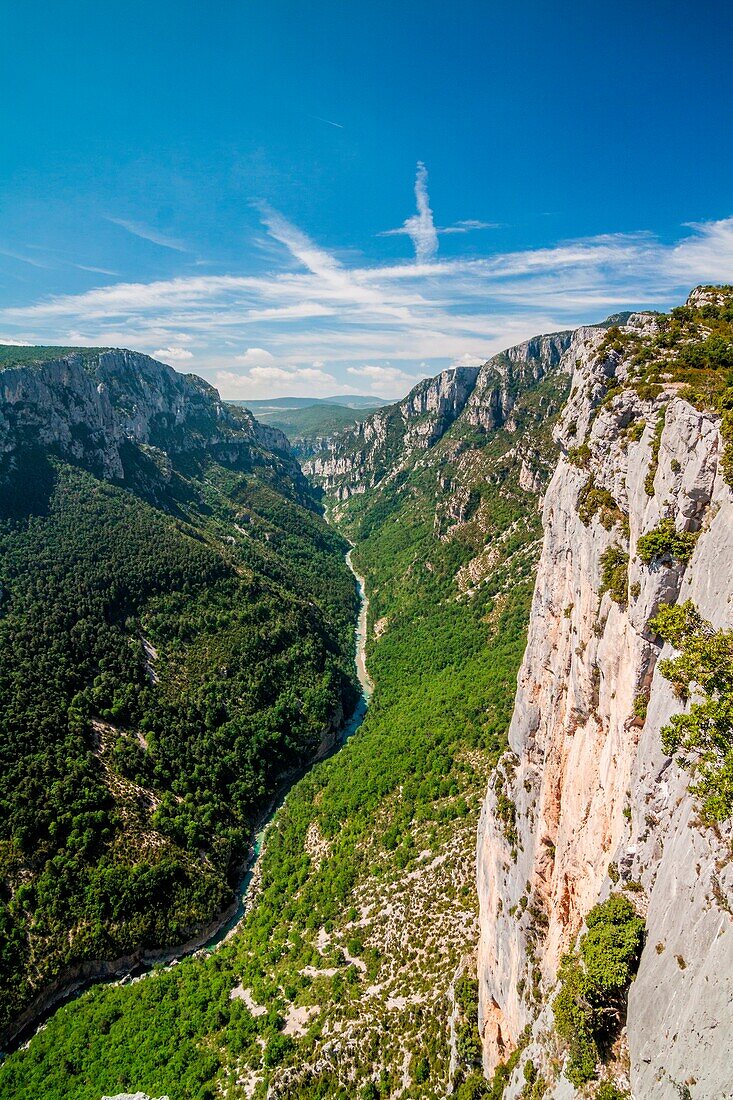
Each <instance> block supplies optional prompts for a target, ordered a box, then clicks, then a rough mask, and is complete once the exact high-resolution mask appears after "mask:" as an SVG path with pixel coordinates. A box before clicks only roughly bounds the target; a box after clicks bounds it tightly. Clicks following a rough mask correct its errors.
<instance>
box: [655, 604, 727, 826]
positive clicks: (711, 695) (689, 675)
mask: <svg viewBox="0 0 733 1100" xmlns="http://www.w3.org/2000/svg"><path fill="white" fill-rule="evenodd" d="M649 626H650V628H651V629H652V630H653V631H655V632H656V633H657V634H659V635H660V636H661V637H662V638H663V639H664V641H665V642H669V643H670V644H671V645H673V646H674V647H675V649H677V650H679V656H677V657H675V658H670V659H667V660H665V661H662V662H661V663H660V666H659V670H660V672H661V673H662V675H663V676H664V677H665V678H666V679H667V680H669V681H670V682H671V683H672V684H673V685H674V686H675V690H676V692H677V694H678V695H679V696H680V697H681V698H682V699H684V700H687V699H689V697H690V694H691V692H692V691H693V685H694V691H695V692H696V693H697V692H699V693H700V694H701V695H702V697H703V698H702V701H701V702H697V701H695V702H693V703H692V704H691V705H690V707H689V710H688V711H687V713H685V714H675V715H673V716H672V718H671V719H670V721H669V723H668V724H667V725H666V726H664V727H663V728H662V731H661V736H662V745H663V747H664V751H665V752H666V753H668V754H669V755H670V756H671V755H673V754H674V753H681V754H682V755H681V757H680V761H679V762H680V763H681V764H682V765H683V766H684V767H686V768H687V769H688V770H690V771H691V772H692V773H693V774H694V775H695V777H696V780H695V783H694V784H693V785H692V787H691V788H690V789H691V790H692V792H693V793H694V794H695V795H697V797H698V798H699V799H700V809H701V816H702V818H703V820H704V821H706V822H717V821H724V820H726V819H727V818H729V817H730V816H731V813H733V632H731V631H726V630H714V629H713V627H712V626H711V625H710V623H707V622H705V621H704V620H703V619H702V617H701V616H700V614H699V613H698V611H697V610H696V608H695V606H694V604H692V603H691V602H690V601H688V602H687V603H685V604H682V605H681V606H677V607H662V608H660V610H659V612H658V614H657V615H656V616H655V618H653V619H652V620H651V621H650V623H649Z"/></svg>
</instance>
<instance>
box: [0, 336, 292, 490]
mask: <svg viewBox="0 0 733 1100" xmlns="http://www.w3.org/2000/svg"><path fill="white" fill-rule="evenodd" d="M23 351H24V358H23V360H22V361H19V362H15V363H14V362H13V360H12V358H10V359H7V358H6V360H5V361H6V363H7V365H5V366H4V369H2V370H0V456H2V459H3V468H5V469H8V468H9V469H12V468H13V466H14V465H15V464H16V463H17V460H18V458H19V456H20V455H21V454H22V453H23V451H24V450H25V449H27V448H32V447H42V448H50V449H51V450H53V451H55V452H56V453H57V454H59V455H60V456H61V457H63V458H66V459H70V460H71V461H74V462H79V463H81V464H82V465H85V466H87V467H88V468H90V469H92V470H93V471H94V472H96V473H99V474H101V475H102V476H104V477H106V478H109V479H112V480H119V481H124V480H125V478H126V453H127V452H128V451H129V447H130V445H132V446H133V447H135V448H138V449H142V450H143V451H144V452H145V453H147V454H148V455H150V456H152V457H153V458H154V460H155V461H156V464H157V467H158V469H159V471H162V472H163V473H165V472H166V460H165V459H163V455H165V456H167V458H168V460H169V459H171V458H173V459H175V457H176V456H178V455H185V456H186V460H190V458H191V457H192V456H195V455H196V454H197V453H203V452H204V451H206V452H207V453H208V454H210V455H211V456H212V457H214V458H215V459H216V460H217V461H219V462H223V463H224V464H227V465H237V466H239V467H243V468H246V467H250V466H259V467H262V466H271V467H278V468H279V469H280V472H281V473H283V474H286V475H287V476H288V477H289V478H291V479H292V480H293V481H294V482H296V483H300V484H301V485H302V483H303V479H302V476H301V474H300V470H299V468H298V465H297V463H296V462H295V460H294V459H293V458H292V456H291V454H290V446H289V444H288V442H287V439H286V438H285V436H284V435H283V434H282V432H279V431H278V430H277V429H275V428H270V427H267V426H265V425H263V424H260V423H258V421H256V420H255V418H254V417H253V416H252V414H251V413H250V412H249V411H248V410H246V409H239V408H234V407H232V406H229V405H225V404H224V403H223V402H222V401H221V399H220V398H219V394H218V393H217V391H216V390H215V389H214V388H213V386H210V385H209V384H208V382H205V381H204V380H203V379H202V378H197V377H196V376H195V375H190V374H189V375H182V374H179V373H178V372H177V371H175V370H173V369H172V368H171V367H168V366H166V365H165V364H164V363H159V362H158V361H157V360H155V359H151V358H150V356H148V355H142V354H140V353H138V352H131V351H124V350H117V349H109V348H107V349H105V348H103V349H70V350H69V351H68V352H64V351H63V350H60V349H45V348H38V349H37V351H38V358H37V359H29V356H28V353H27V351H26V349H23ZM128 474H129V471H128Z"/></svg>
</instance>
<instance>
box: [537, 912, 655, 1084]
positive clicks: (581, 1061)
mask: <svg viewBox="0 0 733 1100" xmlns="http://www.w3.org/2000/svg"><path fill="white" fill-rule="evenodd" d="M586 928H587V931H586V932H585V933H584V935H583V936H582V937H581V939H580V944H579V946H578V950H577V951H576V952H575V953H573V954H571V955H566V956H565V958H564V959H563V962H562V965H561V967H560V983H559V984H560V988H559V991H558V993H557V996H556V997H555V1000H554V1002H553V1006H552V1008H553V1013H554V1017H555V1029H556V1031H557V1033H558V1035H559V1036H560V1038H561V1039H563V1040H564V1041H565V1042H566V1044H567V1046H568V1050H569V1055H570V1057H569V1059H568V1065H567V1068H566V1076H567V1078H568V1080H569V1081H570V1082H571V1084H573V1085H575V1086H576V1088H580V1087H581V1086H582V1085H584V1084H585V1083H586V1082H587V1081H591V1080H592V1079H593V1078H594V1077H595V1076H596V1066H597V1064H598V1062H599V1061H602V1060H603V1057H604V1055H605V1054H606V1052H607V1050H608V1048H609V1046H610V1044H611V1043H612V1041H613V1039H614V1038H615V1036H616V1035H617V1033H618V1030H619V1028H620V1027H621V1025H622V1023H623V1018H624V1015H625V1010H626V993H627V990H628V986H629V983H630V982H631V980H632V978H633V976H634V973H635V971H636V966H637V963H638V959H639V954H640V951H641V946H642V942H643V938H644V922H643V920H642V919H641V917H638V916H637V915H636V911H635V910H634V907H633V905H632V904H631V902H630V901H629V900H628V899H627V898H625V897H623V895H621V894H612V895H611V897H610V898H609V899H608V900H607V901H605V902H602V903H601V904H599V905H596V906H594V907H593V909H591V911H590V912H589V913H588V916H587V917H586Z"/></svg>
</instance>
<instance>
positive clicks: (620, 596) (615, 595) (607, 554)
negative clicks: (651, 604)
mask: <svg viewBox="0 0 733 1100" xmlns="http://www.w3.org/2000/svg"><path fill="white" fill-rule="evenodd" d="M628 588H629V555H628V554H627V553H626V551H625V550H622V549H621V547H620V546H609V547H608V548H607V549H606V550H604V551H603V553H602V554H601V594H602V593H604V592H609V593H610V595H611V599H612V600H614V601H615V602H616V603H617V604H620V606H621V607H625V606H626V602H627V599H628Z"/></svg>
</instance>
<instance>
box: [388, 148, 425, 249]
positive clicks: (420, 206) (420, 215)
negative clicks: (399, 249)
mask: <svg viewBox="0 0 733 1100" xmlns="http://www.w3.org/2000/svg"><path fill="white" fill-rule="evenodd" d="M415 202H416V203H417V213H416V214H413V215H412V216H411V217H409V218H408V219H407V220H406V221H405V223H404V225H401V226H400V228H399V229H387V230H385V231H384V233H382V234H381V236H383V237H391V236H396V235H397V234H406V235H407V236H408V237H409V238H410V240H411V241H412V243H413V245H414V248H415V259H416V260H417V262H418V263H419V264H421V263H425V262H426V261H427V260H431V259H432V258H433V256H434V255H435V253H436V252H437V251H438V231H437V229H436V228H435V222H434V221H433V212H432V210H431V209H430V197H429V195H428V170H427V168H426V167H425V165H424V164H423V162H422V161H421V160H419V161H418V162H417V172H416V174H415Z"/></svg>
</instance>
